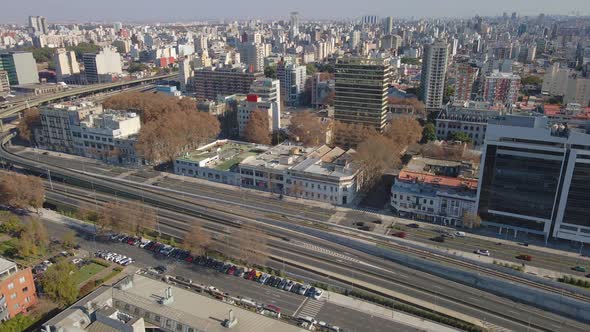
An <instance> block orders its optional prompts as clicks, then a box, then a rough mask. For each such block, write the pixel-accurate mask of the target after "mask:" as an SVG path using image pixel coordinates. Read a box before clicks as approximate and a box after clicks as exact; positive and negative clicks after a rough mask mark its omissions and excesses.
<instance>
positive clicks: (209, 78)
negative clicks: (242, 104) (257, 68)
mask: <svg viewBox="0 0 590 332" xmlns="http://www.w3.org/2000/svg"><path fill="white" fill-rule="evenodd" d="M262 77H264V74H263V73H261V72H249V71H247V70H246V69H245V68H243V67H241V66H236V67H222V68H203V69H199V70H195V73H194V77H193V78H192V80H193V86H194V93H195V97H197V98H203V99H210V100H215V99H217V97H218V96H220V95H221V96H229V95H234V94H247V93H249V92H250V87H251V86H252V83H253V82H254V81H255V80H256V79H258V78H262Z"/></svg>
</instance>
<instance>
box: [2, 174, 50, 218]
mask: <svg viewBox="0 0 590 332" xmlns="http://www.w3.org/2000/svg"><path fill="white" fill-rule="evenodd" d="M44 200H45V188H44V187H43V181H41V179H40V178H38V177H36V176H30V175H21V174H16V173H0V204H4V205H9V206H12V207H15V208H21V209H27V208H35V209H38V208H41V207H42V206H43V201H44Z"/></svg>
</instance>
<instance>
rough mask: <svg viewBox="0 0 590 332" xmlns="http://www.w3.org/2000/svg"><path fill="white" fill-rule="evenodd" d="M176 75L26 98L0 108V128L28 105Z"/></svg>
mask: <svg viewBox="0 0 590 332" xmlns="http://www.w3.org/2000/svg"><path fill="white" fill-rule="evenodd" d="M177 75H178V74H176V73H172V74H166V75H158V76H151V77H145V78H140V79H136V80H131V81H118V82H114V83H105V84H94V85H88V86H85V87H81V88H74V89H69V90H66V91H63V92H59V93H55V94H50V95H44V96H38V97H36V98H33V99H31V100H28V101H27V102H25V103H23V102H21V103H19V104H18V105H15V106H12V107H9V108H7V109H4V110H0V129H1V128H2V124H3V120H5V119H7V118H10V117H13V116H14V115H18V114H20V112H22V111H24V110H25V109H27V108H29V107H35V106H39V105H43V104H46V103H51V102H54V101H60V100H63V99H67V98H72V97H83V96H87V95H91V94H94V93H97V92H103V91H110V90H114V89H120V90H124V89H127V88H129V87H133V86H137V85H143V84H146V83H150V82H155V81H158V80H161V79H167V78H172V77H175V76H177Z"/></svg>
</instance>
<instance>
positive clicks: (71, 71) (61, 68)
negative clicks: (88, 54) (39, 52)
mask: <svg viewBox="0 0 590 332" xmlns="http://www.w3.org/2000/svg"><path fill="white" fill-rule="evenodd" d="M53 64H54V65H55V75H56V79H57V81H58V82H63V80H64V78H67V77H68V76H71V75H75V74H79V73H80V66H79V65H78V60H77V59H76V52H74V51H66V49H65V48H58V49H56V50H55V53H54V54H53Z"/></svg>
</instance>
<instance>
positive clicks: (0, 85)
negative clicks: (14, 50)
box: [0, 70, 10, 97]
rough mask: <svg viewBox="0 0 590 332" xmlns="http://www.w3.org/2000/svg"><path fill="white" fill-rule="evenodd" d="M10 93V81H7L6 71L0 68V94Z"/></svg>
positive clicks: (2, 95)
mask: <svg viewBox="0 0 590 332" xmlns="http://www.w3.org/2000/svg"><path fill="white" fill-rule="evenodd" d="M9 94H10V82H9V81H8V72H7V71H6V70H0V96H1V97H4V96H6V95H9Z"/></svg>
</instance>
